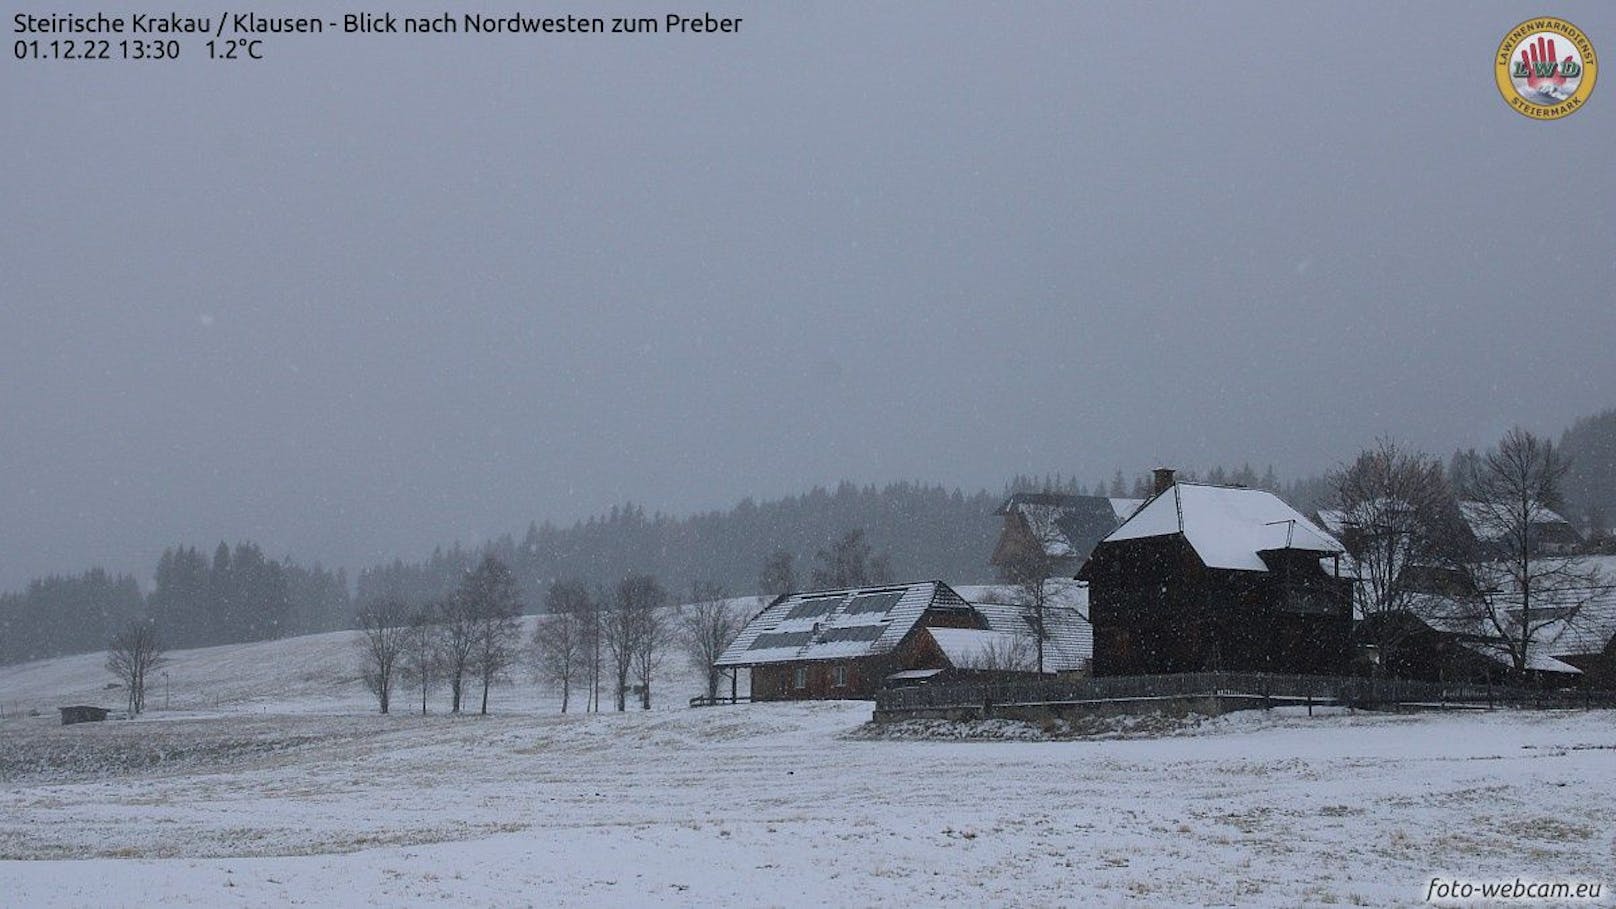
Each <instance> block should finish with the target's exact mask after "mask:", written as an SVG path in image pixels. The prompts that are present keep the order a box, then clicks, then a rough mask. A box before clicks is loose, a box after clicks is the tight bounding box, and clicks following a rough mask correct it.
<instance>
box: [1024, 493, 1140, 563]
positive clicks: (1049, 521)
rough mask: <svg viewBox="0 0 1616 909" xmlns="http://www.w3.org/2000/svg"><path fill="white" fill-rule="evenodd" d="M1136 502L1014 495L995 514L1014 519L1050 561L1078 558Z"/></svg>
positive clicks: (1056, 494) (1035, 494)
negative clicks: (1053, 559)
mask: <svg viewBox="0 0 1616 909" xmlns="http://www.w3.org/2000/svg"><path fill="white" fill-rule="evenodd" d="M1140 501H1141V500H1139V499H1125V498H1108V497H1106V496H1078V495H1068V494H1065V493H1053V492H1018V493H1016V494H1015V495H1012V496H1011V497H1010V498H1008V499H1006V500H1005V502H1004V504H1003V505H1001V506H999V510H998V511H995V512H994V514H997V515H1009V514H1015V515H1018V516H1019V517H1020V518H1021V520H1022V521H1024V522H1025V523H1026V525H1027V529H1028V531H1029V532H1031V533H1032V535H1033V538H1034V539H1036V540H1037V541H1038V542H1039V544H1041V545H1042V546H1043V549H1044V553H1045V554H1046V555H1049V556H1052V557H1054V558H1074V557H1075V558H1082V557H1084V556H1087V555H1088V554H1089V551H1090V550H1091V549H1093V548H1094V544H1095V543H1096V542H1097V541H1098V540H1099V539H1100V538H1101V537H1102V536H1104V535H1105V534H1106V533H1107V532H1108V531H1110V530H1111V529H1112V528H1114V527H1116V526H1117V524H1119V523H1121V522H1122V521H1124V520H1126V519H1127V517H1128V516H1129V515H1131V514H1133V512H1134V509H1135V508H1138V507H1139V503H1140Z"/></svg>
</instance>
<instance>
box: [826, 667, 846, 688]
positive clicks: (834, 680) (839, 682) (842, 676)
mask: <svg viewBox="0 0 1616 909" xmlns="http://www.w3.org/2000/svg"><path fill="white" fill-rule="evenodd" d="M830 684H831V687H833V688H846V687H847V667H846V666H832V667H831V670H830Z"/></svg>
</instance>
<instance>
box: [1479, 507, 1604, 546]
mask: <svg viewBox="0 0 1616 909" xmlns="http://www.w3.org/2000/svg"><path fill="white" fill-rule="evenodd" d="M1504 512H1505V513H1510V512H1508V510H1507V509H1505V510H1504ZM1459 514H1460V515H1462V516H1463V517H1464V520H1465V523H1466V524H1468V525H1469V526H1470V532H1471V533H1473V534H1475V536H1476V539H1478V540H1481V541H1482V542H1484V543H1494V542H1497V541H1498V540H1501V539H1503V538H1504V536H1505V534H1507V533H1508V532H1509V525H1510V524H1511V523H1512V522H1511V521H1510V520H1509V519H1508V518H1506V517H1505V516H1504V514H1501V513H1500V509H1497V508H1494V507H1493V506H1491V505H1488V504H1487V503H1486V502H1460V503H1459ZM1531 515H1532V523H1533V524H1534V525H1547V526H1551V527H1555V529H1557V530H1559V531H1562V532H1569V533H1571V534H1573V535H1574V534H1576V528H1575V527H1572V526H1571V522H1570V521H1567V520H1566V519H1565V518H1563V517H1561V516H1560V515H1559V513H1557V512H1555V511H1554V510H1553V509H1551V508H1548V507H1546V506H1544V505H1542V504H1539V503H1533V505H1532V509H1531ZM1562 525H1563V526H1562Z"/></svg>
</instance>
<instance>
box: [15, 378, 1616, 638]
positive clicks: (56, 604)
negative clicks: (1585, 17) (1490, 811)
mask: <svg viewBox="0 0 1616 909" xmlns="http://www.w3.org/2000/svg"><path fill="white" fill-rule="evenodd" d="M1559 447H1560V454H1561V455H1562V456H1563V457H1564V458H1565V459H1566V460H1567V461H1568V462H1569V464H1570V469H1569V471H1568V472H1567V474H1566V477H1565V480H1564V483H1563V490H1564V502H1563V507H1564V510H1565V512H1566V517H1567V518H1569V519H1570V520H1571V521H1573V522H1574V523H1575V524H1577V525H1578V527H1579V528H1580V529H1583V530H1584V532H1592V535H1595V536H1598V535H1599V534H1600V532H1601V531H1608V530H1609V528H1610V526H1611V521H1612V520H1613V519H1616V410H1612V411H1606V412H1604V413H1601V414H1598V415H1595V416H1591V417H1585V418H1583V419H1580V420H1578V421H1577V422H1576V423H1575V424H1574V425H1573V426H1572V427H1571V428H1570V429H1568V430H1566V431H1565V433H1564V434H1563V435H1562V436H1561V441H1560V446H1559ZM1469 456H1470V453H1468V452H1458V453H1456V454H1455V457H1454V462H1453V463H1454V467H1453V468H1452V469H1450V473H1452V474H1454V475H1455V476H1457V475H1458V472H1459V471H1458V465H1459V462H1461V461H1463V460H1465V459H1466V458H1467V457H1469ZM1343 459H1344V460H1345V455H1344V456H1343ZM1152 466H1156V465H1139V469H1138V470H1137V471H1136V472H1134V473H1132V474H1128V475H1125V474H1124V473H1123V471H1121V470H1118V471H1116V472H1114V473H1113V474H1112V475H1111V476H1110V477H1100V478H1097V479H1096V480H1095V481H1094V482H1092V483H1088V482H1079V481H1078V480H1076V479H1073V478H1071V477H1065V476H1060V475H1055V476H1044V477H1031V476H1017V477H1015V478H1013V479H1012V480H1011V481H1010V482H1009V483H1007V484H1005V486H1004V488H1003V490H1002V492H1001V494H999V495H994V494H990V493H987V492H977V493H973V494H965V493H962V492H960V491H959V490H957V489H956V490H948V489H946V488H944V487H941V486H935V485H926V484H918V483H899V484H894V485H890V486H885V487H875V486H858V485H855V484H853V483H842V484H841V485H839V486H837V487H836V488H835V489H823V488H816V489H814V490H812V491H811V492H808V493H807V494H805V495H799V496H792V497H789V498H785V499H780V500H778V501H771V502H761V503H760V502H755V501H753V500H751V499H747V500H745V501H743V502H741V503H740V504H739V505H737V506H735V507H734V508H731V509H728V510H725V511H711V512H706V513H702V514H697V515H693V516H690V517H685V518H676V517H670V516H667V515H662V514H652V515H647V514H646V512H645V510H644V509H643V508H641V507H639V506H637V505H632V504H630V505H625V506H622V507H619V508H614V509H612V510H611V512H610V513H608V514H606V515H602V516H600V517H596V518H591V519H589V520H587V521H581V522H578V523H575V524H573V525H572V526H570V527H557V526H555V525H552V524H548V523H546V524H542V525H539V524H533V525H529V527H528V529H527V532H526V534H524V535H523V536H522V537H521V539H520V540H518V539H516V538H514V537H513V536H510V535H506V536H502V537H500V538H499V539H497V540H494V541H493V542H491V543H488V544H485V545H482V546H478V547H474V548H466V547H462V546H460V545H458V544H456V545H454V546H451V547H448V548H446V549H444V548H440V549H438V550H437V551H436V552H434V553H433V554H432V556H431V557H430V558H428V559H426V560H425V561H421V562H404V561H402V560H395V561H394V562H393V563H391V564H389V565H380V566H376V567H374V568H370V569H367V570H365V571H363V572H361V574H360V575H359V578H358V581H357V594H356V596H354V597H353V598H350V596H349V589H348V580H347V578H346V576H345V574H344V572H343V571H342V570H341V569H338V570H336V571H329V570H326V569H324V568H322V567H321V566H320V565H319V564H318V563H316V564H315V565H314V566H313V567H312V568H305V567H302V566H300V565H297V564H295V563H293V562H292V561H290V560H289V559H286V560H281V561H278V562H277V561H271V560H269V559H266V558H265V557H264V554H263V553H262V552H261V551H260V550H259V548H258V547H257V546H255V545H253V544H251V543H243V544H240V545H238V546H236V547H235V548H233V549H232V548H230V547H228V546H225V545H223V544H220V546H219V547H217V548H216V549H215V550H214V551H213V552H212V553H211V554H208V553H205V552H203V551H201V550H198V549H195V548H188V547H184V546H182V547H179V548H175V549H170V550H168V551H166V552H164V553H163V556H162V559H161V560H160V561H159V563H158V565H157V569H156V576H155V582H156V583H155V587H154V589H153V590H152V591H151V593H150V594H149V595H143V594H142V592H141V590H140V587H139V584H137V582H136V580H135V579H134V578H132V577H129V576H116V577H115V576H112V575H109V574H107V573H106V572H104V571H101V570H99V569H96V570H91V571H87V572H85V573H83V574H80V575H74V576H66V577H49V578H44V579H41V580H37V581H34V582H33V583H32V584H30V585H29V586H28V588H27V589H26V590H24V591H21V592H19V593H11V594H4V595H0V662H6V663H10V662H18V661H21V660H29V659H42V658H45V657H51V656H60V655H63V654H68V653H82V652H86V651H93V650H99V649H102V648H104V647H105V646H106V643H107V641H108V640H109V639H110V638H111V636H112V635H113V634H114V633H115V632H116V631H117V630H118V629H119V628H120V627H122V626H123V625H124V624H125V623H126V622H127V621H128V620H130V619H132V618H139V617H142V616H149V617H150V618H151V619H152V620H153V621H154V622H156V623H157V625H158V627H159V631H160V633H161V634H162V636H163V640H164V645H165V646H167V647H174V648H178V647H194V646H204V645H208V644H221V643H231V642H238V641H249V640H260V639H264V638H272V637H285V636H288V635H294V634H308V633H313V632H320V631H330V630H335V629H339V628H349V627H353V624H354V606H355V604H356V603H368V602H374V601H377V600H381V599H394V600H400V601H403V602H407V603H411V604H417V605H419V604H425V603H428V602H439V601H442V600H444V599H446V598H447V597H448V595H449V594H450V593H451V592H453V591H454V590H455V589H456V588H457V587H458V585H459V584H460V583H461V580H462V579H463V578H464V576H465V575H466V573H467V572H469V571H470V570H471V569H473V568H475V567H476V566H477V564H478V563H479V561H480V560H481V559H482V558H483V557H484V556H485V555H492V556H494V557H495V558H498V559H499V560H500V561H502V562H504V563H505V564H506V565H509V566H511V568H512V570H513V571H514V572H515V575H516V577H517V579H518V582H519V584H520V587H521V597H522V600H523V602H525V603H528V604H535V603H541V602H543V598H544V594H545V592H546V591H547V590H548V589H549V586H550V585H551V584H552V583H554V582H555V581H558V580H578V581H582V582H584V583H586V584H588V585H590V586H600V587H603V588H609V587H610V586H611V585H612V584H615V583H616V582H617V581H618V580H619V579H621V578H623V577H626V576H628V575H630V574H635V573H642V572H643V573H647V574H651V575H654V576H656V577H657V578H658V579H659V580H661V581H662V582H663V583H664V584H665V585H667V587H668V589H670V590H681V591H683V590H688V589H690V586H691V585H692V584H693V583H695V582H697V581H701V582H708V583H717V584H720V585H722V586H724V587H725V588H726V589H728V590H730V591H731V592H734V593H737V594H744V593H751V592H754V591H757V590H758V589H759V583H758V579H759V572H760V570H761V568H762V567H763V564H764V562H765V561H766V560H768V558H769V557H770V556H771V555H772V554H774V553H776V552H779V551H783V552H786V553H789V554H790V555H791V556H792V557H793V559H792V560H793V562H794V563H795V566H796V574H797V577H798V578H799V583H806V582H807V581H806V579H807V575H808V568H809V566H811V565H812V564H813V562H814V560H815V556H816V554H817V553H818V552H819V551H820V550H821V549H824V548H826V547H827V546H829V545H830V544H831V543H832V542H833V541H834V540H836V539H838V538H840V537H841V536H842V535H843V534H845V533H846V532H848V531H849V530H855V529H858V530H863V531H864V534H865V539H866V542H867V543H868V544H869V545H870V547H871V550H872V551H873V552H876V553H880V554H882V555H884V556H885V557H886V559H887V560H888V565H889V567H890V572H891V575H892V576H893V577H894V578H897V579H904V580H907V579H915V578H934V577H935V578H943V579H946V580H949V581H951V582H955V583H962V584H969V583H988V582H991V581H993V580H994V572H993V571H992V569H991V568H990V567H989V565H988V562H987V559H988V556H989V554H990V553H991V552H992V549H993V545H994V542H995V540H996V538H997V535H998V531H999V526H1000V524H999V519H998V518H996V517H994V516H993V511H994V510H995V509H996V508H997V507H998V505H999V504H1000V502H1001V501H1002V497H1003V495H1004V494H1008V493H1010V492H1019V491H1053V492H1069V493H1077V494H1088V495H1107V496H1121V497H1135V498H1137V497H1143V496H1144V495H1145V494H1146V493H1147V492H1148V490H1149V487H1150V475H1149V471H1148V470H1147V469H1145V468H1148V467H1152ZM1167 466H1176V467H1179V468H1180V469H1179V477H1180V478H1182V479H1200V480H1203V481H1207V482H1214V483H1234V484H1241V485H1245V486H1252V487H1256V488H1261V489H1268V490H1270V491H1273V492H1275V493H1277V494H1279V495H1280V496H1281V497H1283V498H1284V499H1286V500H1287V501H1289V502H1290V503H1291V504H1292V505H1294V506H1296V507H1297V508H1299V509H1301V510H1303V511H1304V512H1312V511H1313V510H1314V509H1316V508H1318V507H1321V506H1323V505H1324V504H1325V502H1326V500H1327V499H1328V498H1329V495H1330V487H1329V484H1328V482H1327V481H1326V479H1325V478H1324V476H1322V475H1320V476H1315V477H1307V478H1303V479H1299V480H1282V479H1281V478H1280V477H1278V476H1277V475H1276V473H1275V472H1274V470H1273V468H1271V467H1269V468H1265V469H1263V470H1262V471H1258V470H1256V469H1255V468H1253V467H1252V466H1250V465H1249V464H1246V465H1241V466H1240V467H1237V468H1233V469H1230V468H1225V467H1214V468H1212V469H1210V470H1204V471H1197V470H1195V469H1193V468H1190V467H1188V466H1187V465H1167Z"/></svg>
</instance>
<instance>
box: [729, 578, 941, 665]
mask: <svg viewBox="0 0 1616 909" xmlns="http://www.w3.org/2000/svg"><path fill="white" fill-rule="evenodd" d="M939 608H940V609H948V610H957V611H968V610H970V608H971V606H970V604H969V603H966V602H965V600H964V599H962V598H961V597H960V595H959V594H957V593H955V592H954V591H953V590H952V589H950V588H949V586H948V585H947V584H944V583H943V582H942V581H920V582H917V583H913V584H890V585H886V586H882V587H859V588H848V589H844V590H814V591H806V592H803V593H793V594H787V595H786V596H783V597H780V598H779V599H777V600H775V601H774V602H773V603H771V604H769V606H768V607H766V608H765V609H764V610H763V611H762V612H760V613H758V614H757V616H756V617H754V618H753V619H752V621H751V622H748V623H747V626H746V628H744V629H742V631H741V633H740V635H739V636H738V637H736V638H735V641H734V643H732V644H730V645H729V647H728V648H727V649H726V650H725V651H724V653H723V655H721V656H720V657H719V658H718V659H717V660H716V661H714V664H715V665H718V666H752V665H757V664H761V663H784V662H792V661H797V660H832V659H847V658H849V657H861V656H868V655H870V654H876V653H885V652H887V651H889V650H891V649H893V648H894V647H896V646H898V643H899V642H900V641H902V640H903V639H904V638H905V637H907V636H908V635H909V632H910V631H912V630H913V629H914V627H915V625H916V624H917V623H918V622H919V621H920V618H921V617H922V616H923V615H925V614H926V612H927V611H928V610H931V609H939Z"/></svg>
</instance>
